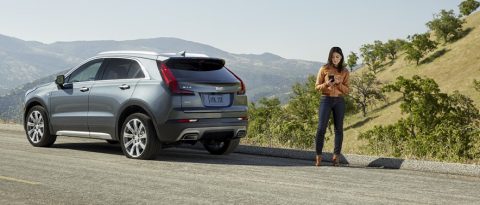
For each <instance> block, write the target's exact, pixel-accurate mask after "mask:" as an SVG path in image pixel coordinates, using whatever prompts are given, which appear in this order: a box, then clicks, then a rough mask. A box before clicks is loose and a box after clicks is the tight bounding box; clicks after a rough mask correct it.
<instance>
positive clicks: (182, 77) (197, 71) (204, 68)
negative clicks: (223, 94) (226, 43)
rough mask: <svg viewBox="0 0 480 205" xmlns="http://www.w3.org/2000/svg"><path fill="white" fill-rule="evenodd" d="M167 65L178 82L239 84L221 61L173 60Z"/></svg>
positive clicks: (198, 59) (167, 62)
mask: <svg viewBox="0 0 480 205" xmlns="http://www.w3.org/2000/svg"><path fill="white" fill-rule="evenodd" d="M165 63H166V65H167V67H168V68H170V70H171V71H172V73H173V75H174V76H175V78H177V80H178V81H188V82H197V83H237V82H239V81H238V80H237V78H236V77H235V76H233V75H232V74H231V73H230V72H229V71H228V70H227V69H226V68H225V67H224V64H225V62H224V61H223V60H221V59H204V58H203V59H202V58H178V59H176V58H171V59H169V60H167V61H166V62H165Z"/></svg>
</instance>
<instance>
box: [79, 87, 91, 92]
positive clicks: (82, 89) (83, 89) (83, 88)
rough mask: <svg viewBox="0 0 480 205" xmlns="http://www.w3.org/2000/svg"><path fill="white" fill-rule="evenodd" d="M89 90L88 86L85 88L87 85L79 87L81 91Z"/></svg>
mask: <svg viewBox="0 0 480 205" xmlns="http://www.w3.org/2000/svg"><path fill="white" fill-rule="evenodd" d="M89 90H90V88H87V87H82V88H80V91H81V92H87V91H89Z"/></svg>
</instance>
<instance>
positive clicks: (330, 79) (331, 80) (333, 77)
mask: <svg viewBox="0 0 480 205" xmlns="http://www.w3.org/2000/svg"><path fill="white" fill-rule="evenodd" d="M328 81H330V82H332V83H333V82H335V76H334V75H329V76H328Z"/></svg>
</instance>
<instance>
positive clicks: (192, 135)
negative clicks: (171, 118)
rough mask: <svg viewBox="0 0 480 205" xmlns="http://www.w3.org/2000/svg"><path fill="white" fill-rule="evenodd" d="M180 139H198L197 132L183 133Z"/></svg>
mask: <svg viewBox="0 0 480 205" xmlns="http://www.w3.org/2000/svg"><path fill="white" fill-rule="evenodd" d="M182 140H198V134H196V133H187V134H184V135H183V137H182Z"/></svg>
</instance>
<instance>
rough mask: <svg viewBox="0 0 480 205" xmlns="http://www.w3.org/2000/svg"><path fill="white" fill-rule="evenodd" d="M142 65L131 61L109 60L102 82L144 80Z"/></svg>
mask: <svg viewBox="0 0 480 205" xmlns="http://www.w3.org/2000/svg"><path fill="white" fill-rule="evenodd" d="M144 77H145V75H144V74H143V71H142V69H141V67H140V65H139V64H138V63H137V62H136V61H134V60H129V59H117V58H113V59H109V60H108V64H107V66H106V68H105V71H104V73H103V76H102V78H101V79H102V80H113V79H133V78H144Z"/></svg>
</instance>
